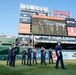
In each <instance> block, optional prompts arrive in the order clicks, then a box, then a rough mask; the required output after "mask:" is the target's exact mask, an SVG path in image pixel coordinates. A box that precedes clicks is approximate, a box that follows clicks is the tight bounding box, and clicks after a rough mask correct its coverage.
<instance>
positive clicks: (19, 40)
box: [0, 4, 76, 75]
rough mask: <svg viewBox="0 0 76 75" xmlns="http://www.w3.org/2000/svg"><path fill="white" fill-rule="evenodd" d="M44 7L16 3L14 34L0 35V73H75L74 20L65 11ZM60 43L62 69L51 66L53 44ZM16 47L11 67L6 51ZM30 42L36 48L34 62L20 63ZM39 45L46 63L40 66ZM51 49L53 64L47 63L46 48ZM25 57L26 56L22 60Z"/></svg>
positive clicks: (75, 22) (0, 74)
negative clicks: (13, 46)
mask: <svg viewBox="0 0 76 75" xmlns="http://www.w3.org/2000/svg"><path fill="white" fill-rule="evenodd" d="M49 13H50V12H49V8H48V7H41V6H34V5H27V4H20V10H19V23H18V29H17V30H18V36H7V35H1V36H0V75H61V74H62V75H75V74H76V71H75V70H76V19H75V18H72V17H70V12H69V11H59V10H53V12H52V15H51V14H49ZM58 41H59V42H61V46H62V54H63V61H64V65H65V68H66V69H65V70H63V69H61V65H60V64H59V68H58V69H56V68H55V64H56V60H57V56H56V52H55V46H56V45H57V42H58ZM12 44H15V45H16V46H18V45H20V46H18V47H17V48H16V51H17V52H16V59H15V66H14V67H11V66H9V65H7V61H8V50H9V47H11V45H12ZM29 45H31V46H32V47H34V49H35V50H36V57H37V64H33V63H32V61H33V52H31V64H32V65H31V66H27V65H22V64H21V63H22V51H23V49H24V48H25V49H26V52H27V51H28V46H29ZM41 47H44V48H45V52H46V55H45V61H46V65H44V64H43V65H41V64H40V62H41V53H40V49H41ZM50 48H52V58H53V64H49V55H48V51H49V49H50ZM27 59H28V56H26V61H27Z"/></svg>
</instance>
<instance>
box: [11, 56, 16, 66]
mask: <svg viewBox="0 0 76 75" xmlns="http://www.w3.org/2000/svg"><path fill="white" fill-rule="evenodd" d="M15 58H16V56H13V61H12V67H15Z"/></svg>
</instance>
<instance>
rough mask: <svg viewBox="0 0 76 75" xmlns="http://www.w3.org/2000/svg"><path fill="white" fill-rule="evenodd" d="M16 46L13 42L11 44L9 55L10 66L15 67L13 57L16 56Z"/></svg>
mask: <svg viewBox="0 0 76 75" xmlns="http://www.w3.org/2000/svg"><path fill="white" fill-rule="evenodd" d="M16 48H17V47H16V46H15V44H13V45H12V49H11V56H10V66H12V67H15V58H16V52H17V50H16Z"/></svg>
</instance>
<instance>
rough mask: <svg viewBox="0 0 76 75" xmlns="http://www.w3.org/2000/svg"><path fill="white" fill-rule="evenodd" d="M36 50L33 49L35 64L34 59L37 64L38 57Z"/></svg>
mask: <svg viewBox="0 0 76 75" xmlns="http://www.w3.org/2000/svg"><path fill="white" fill-rule="evenodd" d="M36 55H37V54H36V50H35V49H34V50H33V64H34V61H35V63H36V64H37V58H36Z"/></svg>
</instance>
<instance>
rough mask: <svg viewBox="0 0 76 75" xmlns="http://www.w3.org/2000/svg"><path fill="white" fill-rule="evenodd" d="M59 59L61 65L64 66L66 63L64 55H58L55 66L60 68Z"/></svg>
mask: <svg viewBox="0 0 76 75" xmlns="http://www.w3.org/2000/svg"><path fill="white" fill-rule="evenodd" d="M59 61H60V63H61V67H62V68H64V63H63V57H62V56H59V57H57V60H56V66H55V68H58V64H59Z"/></svg>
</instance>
